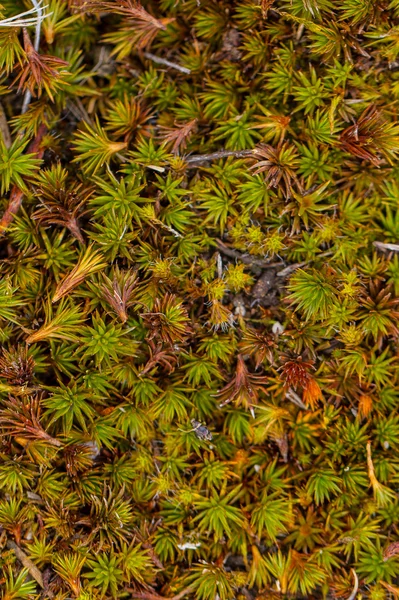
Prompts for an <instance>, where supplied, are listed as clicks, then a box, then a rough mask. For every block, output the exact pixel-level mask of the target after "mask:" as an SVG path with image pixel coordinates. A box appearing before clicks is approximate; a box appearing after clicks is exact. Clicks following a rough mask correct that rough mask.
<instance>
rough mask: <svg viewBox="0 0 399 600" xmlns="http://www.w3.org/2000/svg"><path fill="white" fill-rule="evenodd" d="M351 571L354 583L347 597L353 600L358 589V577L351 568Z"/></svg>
mask: <svg viewBox="0 0 399 600" xmlns="http://www.w3.org/2000/svg"><path fill="white" fill-rule="evenodd" d="M351 571H352V575H353V579H354V585H353V590H352V592H351V595H350V596H349V597H348V600H355V598H356V594H357V590H358V589H359V578H358V576H357V574H356V571H355V569H351Z"/></svg>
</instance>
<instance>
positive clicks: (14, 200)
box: [0, 125, 47, 235]
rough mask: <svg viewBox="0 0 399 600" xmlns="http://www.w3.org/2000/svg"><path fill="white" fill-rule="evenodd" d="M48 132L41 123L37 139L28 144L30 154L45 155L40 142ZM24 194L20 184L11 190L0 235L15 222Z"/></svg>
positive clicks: (0, 222)
mask: <svg viewBox="0 0 399 600" xmlns="http://www.w3.org/2000/svg"><path fill="white" fill-rule="evenodd" d="M46 132H47V127H46V126H45V125H40V127H39V130H38V132H37V135H36V137H35V139H34V140H33V141H32V142H31V144H30V145H29V146H28V150H27V153H28V154H31V153H32V154H35V155H36V158H39V159H40V158H42V157H43V154H44V150H43V149H42V148H40V144H41V142H42V140H43V137H44V135H45V133H46ZM23 196H24V192H23V191H22V190H21V189H20V188H19V187H18V186H16V185H14V186H13V188H12V190H11V194H10V200H9V202H8V206H7V208H6V210H5V212H4V214H3V216H2V218H1V220H0V235H3V233H4V231H5V230H6V229H7V227H8V226H9V225H10V224H11V223H12V222H13V220H14V217H15V215H16V214H17V212H18V210H19V208H20V206H21V204H22V198H23Z"/></svg>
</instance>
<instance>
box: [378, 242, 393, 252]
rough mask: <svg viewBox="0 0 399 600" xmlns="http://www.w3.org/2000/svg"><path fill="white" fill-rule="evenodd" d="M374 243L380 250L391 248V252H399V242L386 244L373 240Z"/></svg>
mask: <svg viewBox="0 0 399 600" xmlns="http://www.w3.org/2000/svg"><path fill="white" fill-rule="evenodd" d="M373 245H374V246H375V247H376V248H378V249H379V250H390V251H391V252H399V244H384V242H373Z"/></svg>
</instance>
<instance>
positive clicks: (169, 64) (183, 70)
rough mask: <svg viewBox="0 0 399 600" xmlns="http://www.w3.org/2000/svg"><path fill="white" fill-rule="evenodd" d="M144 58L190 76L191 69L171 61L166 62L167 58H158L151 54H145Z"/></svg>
mask: <svg viewBox="0 0 399 600" xmlns="http://www.w3.org/2000/svg"><path fill="white" fill-rule="evenodd" d="M144 56H145V57H146V58H148V59H149V60H152V61H153V62H154V63H157V64H159V65H165V67H170V68H171V69H176V71H180V72H181V73H186V75H190V73H191V69H187V68H186V67H181V66H180V65H178V64H176V63H174V62H171V61H170V60H166V58H161V57H160V56H156V55H155V54H152V53H151V52H144Z"/></svg>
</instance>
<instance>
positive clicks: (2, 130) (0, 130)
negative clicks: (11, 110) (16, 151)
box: [0, 103, 11, 149]
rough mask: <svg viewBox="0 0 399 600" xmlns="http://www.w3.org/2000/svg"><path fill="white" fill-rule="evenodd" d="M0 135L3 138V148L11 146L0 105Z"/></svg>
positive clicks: (5, 119) (4, 116) (2, 109)
mask: <svg viewBox="0 0 399 600" xmlns="http://www.w3.org/2000/svg"><path fill="white" fill-rule="evenodd" d="M0 133H1V136H2V138H3V142H4V145H5V147H6V148H7V149H8V148H9V147H10V146H11V135H10V130H9V128H8V123H7V118H6V115H5V112H4V108H3V105H2V104H1V103H0Z"/></svg>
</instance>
